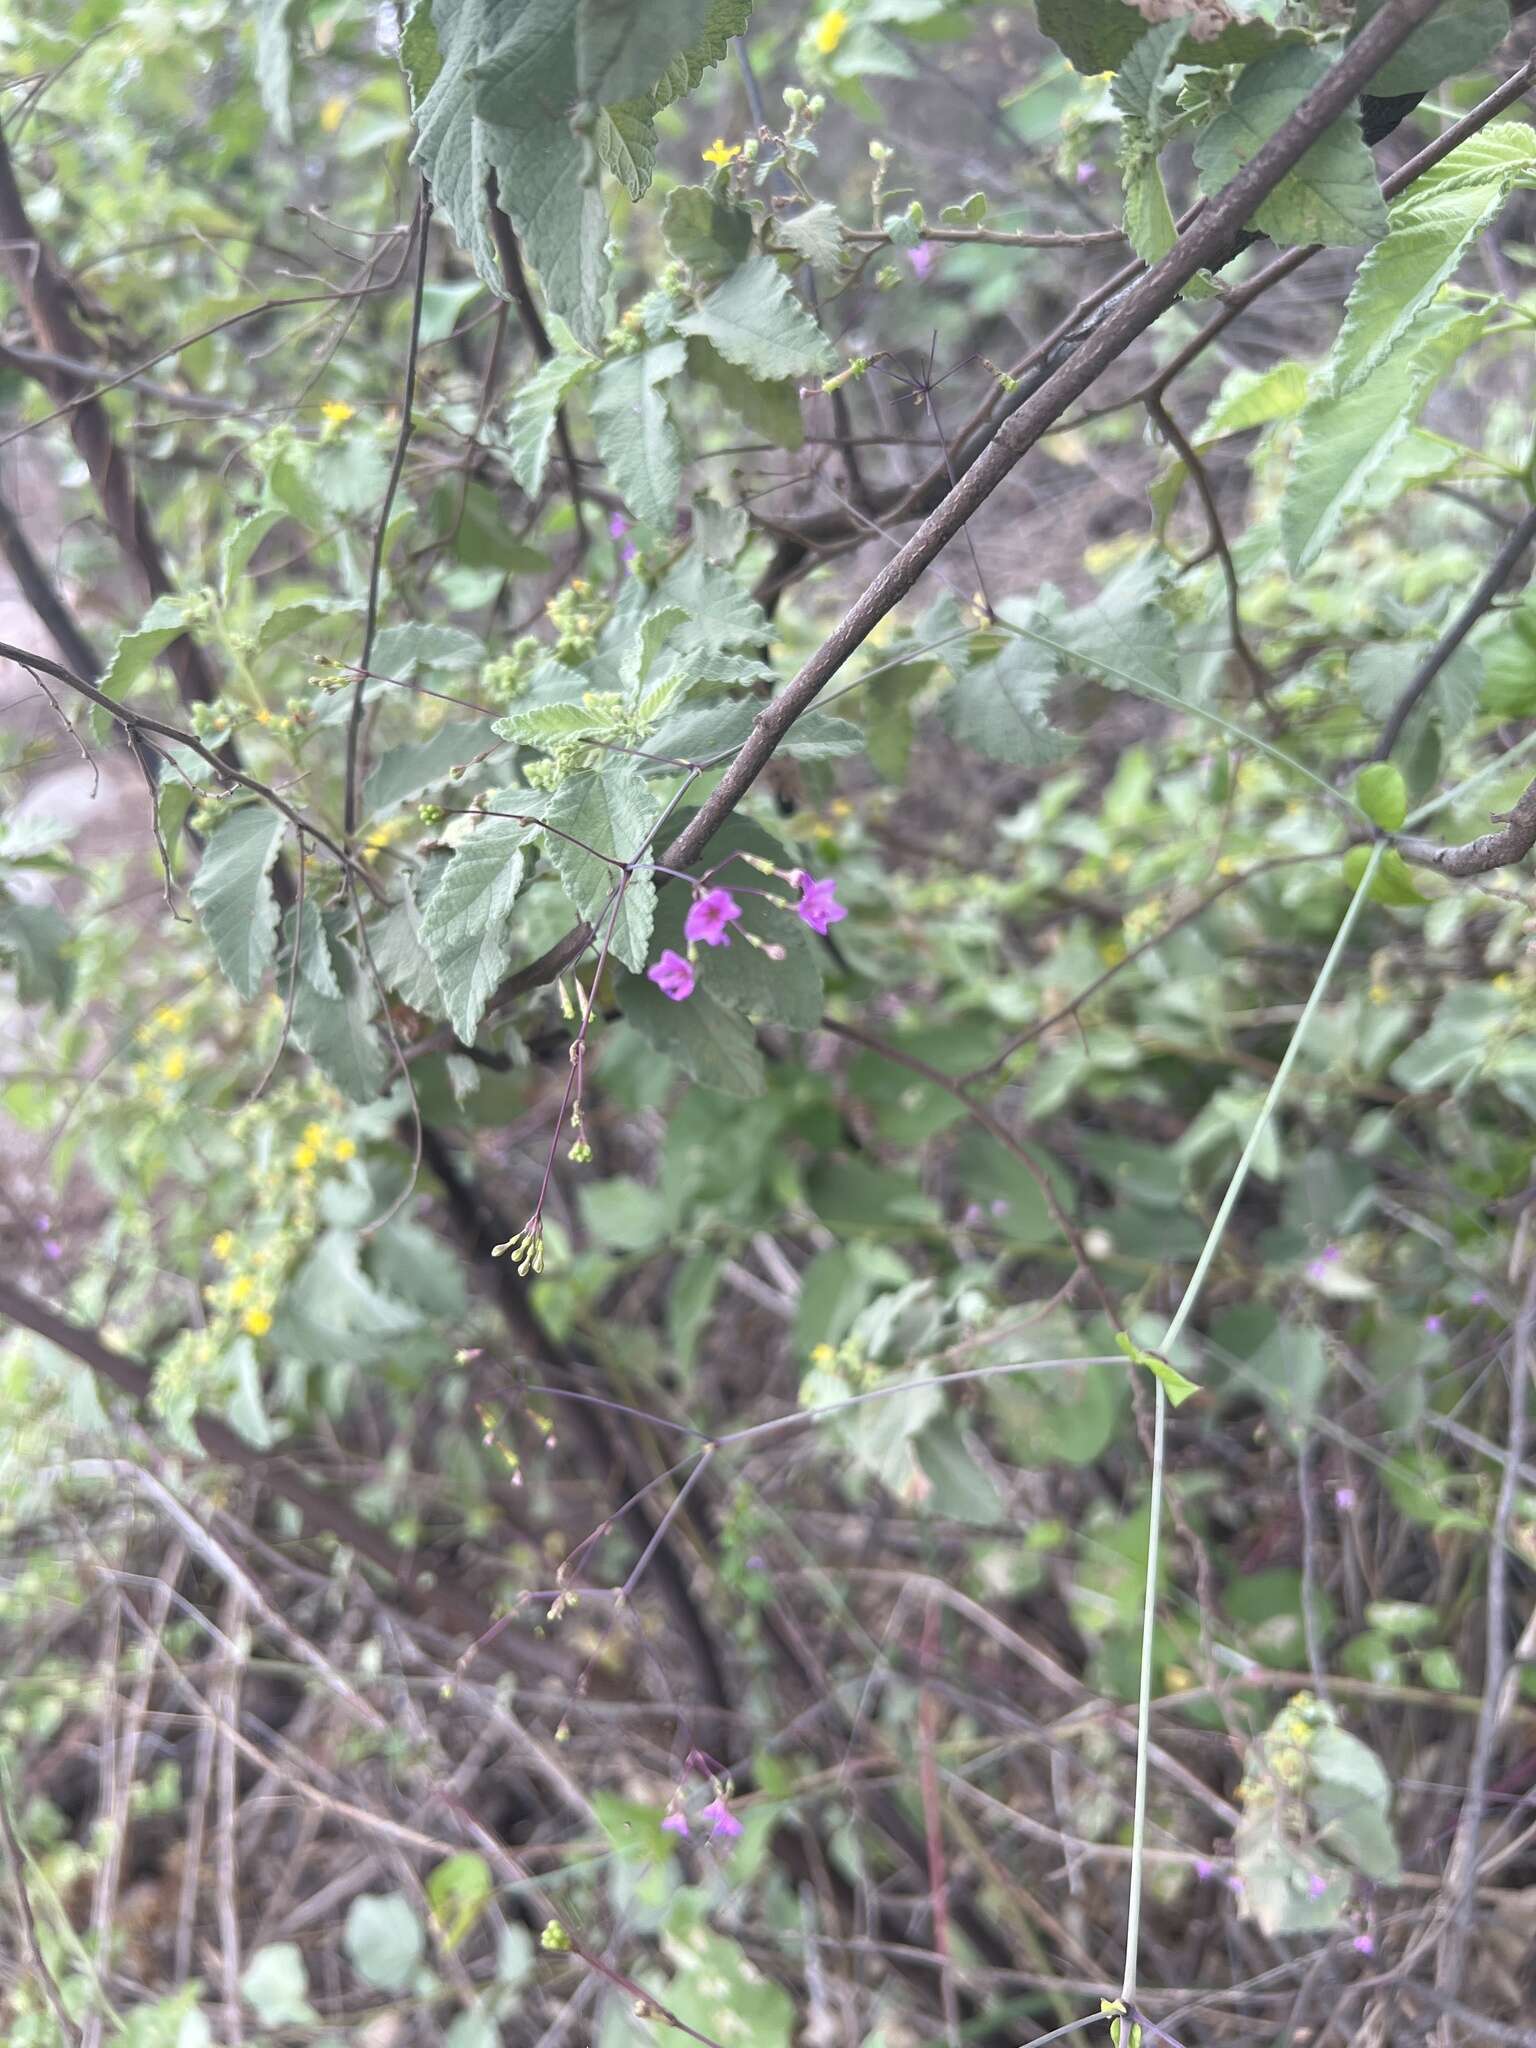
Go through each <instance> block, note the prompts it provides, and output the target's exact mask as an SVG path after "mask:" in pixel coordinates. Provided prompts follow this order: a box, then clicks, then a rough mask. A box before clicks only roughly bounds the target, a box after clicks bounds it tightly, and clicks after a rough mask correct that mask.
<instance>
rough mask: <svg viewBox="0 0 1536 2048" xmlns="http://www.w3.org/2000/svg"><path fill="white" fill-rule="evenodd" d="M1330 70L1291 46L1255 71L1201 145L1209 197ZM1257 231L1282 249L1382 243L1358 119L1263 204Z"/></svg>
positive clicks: (1330, 133)
mask: <svg viewBox="0 0 1536 2048" xmlns="http://www.w3.org/2000/svg"><path fill="white" fill-rule="evenodd" d="M1329 69H1330V60H1329V59H1328V57H1327V56H1326V55H1325V54H1324V53H1323V52H1322V51H1321V50H1315V49H1310V48H1307V47H1306V46H1304V45H1301V44H1286V45H1283V46H1282V47H1280V48H1279V49H1276V50H1274V51H1272V52H1271V53H1270V54H1269V55H1268V56H1266V57H1261V58H1260V59H1259V61H1258V62H1257V63H1255V64H1250V65H1248V66H1247V67H1246V68H1245V69H1244V71H1243V72H1242V75H1241V76H1240V77H1239V79H1238V81H1237V84H1236V86H1235V87H1234V88H1233V92H1232V98H1231V102H1230V104H1229V105H1228V107H1227V108H1226V110H1225V111H1224V112H1223V113H1220V114H1218V115H1217V116H1216V118H1215V120H1213V121H1212V122H1211V124H1210V125H1209V127H1207V128H1206V129H1205V131H1204V132H1203V134H1201V136H1200V137H1199V139H1198V140H1197V142H1196V143H1195V149H1194V157H1195V164H1196V167H1197V168H1198V170H1199V173H1200V189H1201V191H1202V192H1204V193H1206V194H1207V195H1214V194H1215V193H1217V192H1219V191H1221V189H1222V187H1223V186H1225V185H1228V184H1230V182H1231V181H1232V179H1233V178H1235V177H1236V175H1237V173H1238V172H1239V171H1240V170H1241V169H1242V167H1243V165H1244V164H1245V163H1247V161H1248V159H1249V158H1250V157H1252V156H1254V155H1255V154H1256V153H1257V152H1258V150H1259V149H1260V148H1262V146H1263V145H1264V144H1265V143H1266V142H1268V140H1269V138H1270V137H1271V136H1272V135H1273V134H1274V133H1275V131H1276V130H1277V129H1278V128H1279V127H1280V126H1281V125H1282V123H1283V122H1285V121H1286V120H1287V119H1289V117H1290V116H1291V115H1292V114H1293V113H1294V112H1295V111H1296V108H1297V107H1298V106H1299V105H1300V104H1301V102H1302V101H1303V100H1304V99H1305V98H1306V97H1307V95H1308V94H1309V93H1310V92H1311V91H1312V90H1313V88H1314V87H1315V86H1316V85H1317V84H1318V83H1319V81H1320V80H1321V79H1322V78H1323V77H1324V76H1325V75H1326V74H1327V72H1328V71H1329ZM1253 224H1254V226H1255V227H1257V228H1259V229H1260V230H1261V231H1262V232H1263V233H1264V234H1267V235H1268V236H1269V237H1270V238H1271V240H1272V241H1275V242H1277V243H1279V244H1280V245H1281V246H1282V247H1292V246H1296V245H1298V244H1304V243H1308V242H1323V243H1326V244H1329V245H1332V246H1341V247H1348V246H1351V245H1354V244H1356V243H1360V242H1372V241H1375V239H1376V238H1377V236H1378V235H1380V234H1381V233H1382V232H1383V231H1384V230H1385V228H1386V224H1387V217H1386V202H1385V201H1384V200H1383V198H1382V196H1381V186H1380V183H1379V181H1378V179H1377V175H1376V166H1375V164H1374V162H1373V160H1372V157H1371V153H1370V151H1369V150H1368V149H1367V148H1366V146H1365V140H1364V138H1363V136H1362V135H1361V133H1360V124H1359V121H1358V120H1357V119H1356V118H1355V116H1354V115H1353V114H1348V115H1345V116H1343V117H1342V118H1341V119H1339V120H1337V121H1335V122H1334V123H1333V125H1332V126H1331V127H1330V128H1328V129H1326V130H1325V131H1324V132H1323V134H1322V135H1320V136H1319V137H1318V139H1317V141H1316V142H1314V143H1313V145H1312V147H1311V148H1310V149H1309V150H1308V151H1307V153H1306V155H1305V156H1303V157H1302V159H1301V161H1300V162H1299V163H1298V164H1297V165H1296V166H1295V168H1294V169H1293V170H1291V171H1289V172H1288V173H1287V174H1286V176H1285V177H1284V178H1283V179H1282V180H1281V181H1280V183H1279V184H1278V185H1277V186H1276V187H1275V189H1274V191H1272V192H1271V193H1270V194H1269V195H1268V197H1267V198H1266V199H1264V200H1263V201H1262V202H1261V203H1260V205H1259V207H1258V210H1257V211H1256V212H1255V214H1254V216H1253Z"/></svg>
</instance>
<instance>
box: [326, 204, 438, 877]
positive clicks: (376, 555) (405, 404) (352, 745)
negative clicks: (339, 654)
mask: <svg viewBox="0 0 1536 2048" xmlns="http://www.w3.org/2000/svg"><path fill="white" fill-rule="evenodd" d="M431 225H432V195H431V193H430V192H429V191H428V190H427V188H426V186H425V185H423V186H422V188H421V196H420V198H419V199H418V200H417V202H416V220H415V232H416V235H417V238H418V239H417V246H416V283H415V286H414V288H413V290H412V293H411V332H410V339H409V341H408V342H407V343H406V349H405V389H404V391H403V392H402V393H401V398H400V431H399V433H398V434H397V435H396V436H395V457H394V460H393V462H391V464H390V466H389V481H388V483H386V484H385V486H384V502H383V504H382V505H381V506H380V507H379V519H378V524H377V526H376V527H375V528H374V533H373V556H372V559H371V560H370V562H369V564H368V611H367V616H366V618H365V621H364V624H363V658H362V660H361V661H360V662H359V664H358V666H359V668H361V669H363V670H365V671H366V670H367V668H368V667H369V665H370V663H371V662H372V660H373V642H374V637H375V635H376V634H377V632H378V630H379V584H380V582H381V580H382V578H383V574H384V550H385V547H386V546H387V544H388V538H389V521H390V515H391V513H392V512H393V511H394V509H395V494H396V492H397V491H398V490H399V488H400V475H401V472H402V471H403V470H404V468H405V451H406V450H407V448H409V447H410V445H411V424H412V423H411V414H412V412H413V410H414V408H415V404H416V356H417V351H418V349H419V347H420V344H421V308H422V302H423V297H424V295H425V292H426V288H427V245H428V241H429V239H430V237H429V235H428V232H427V231H428V229H429V228H430V227H431ZM366 689H367V685H366V683H365V682H364V680H363V677H362V676H361V675H360V676H359V677H358V678H357V681H356V682H355V683H354V684H353V685H352V710H351V715H350V716H349V717H348V719H347V777H346V791H345V796H344V799H343V803H342V828H343V830H344V832H345V834H346V839H347V844H348V846H350V845H351V843H352V835H353V833H354V832H355V831H356V830H357V767H358V758H357V757H358V748H359V745H360V742H361V740H362V732H363V699H364V694H365V692H366Z"/></svg>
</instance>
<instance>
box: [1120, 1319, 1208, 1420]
mask: <svg viewBox="0 0 1536 2048" xmlns="http://www.w3.org/2000/svg"><path fill="white" fill-rule="evenodd" d="M1115 1347H1116V1349H1117V1350H1120V1351H1123V1352H1124V1353H1125V1355H1126V1357H1127V1358H1128V1359H1129V1360H1130V1361H1131V1363H1132V1365H1144V1366H1145V1367H1146V1368H1147V1371H1148V1372H1149V1373H1151V1375H1152V1377H1153V1379H1155V1380H1156V1381H1157V1383H1158V1385H1159V1386H1160V1387H1161V1388H1162V1390H1163V1392H1164V1393H1165V1394H1166V1395H1167V1396H1168V1399H1169V1400H1170V1401H1171V1402H1172V1403H1173V1405H1174V1407H1175V1408H1181V1407H1182V1406H1183V1405H1184V1403H1185V1402H1186V1401H1187V1400H1188V1399H1189V1397H1190V1395H1191V1394H1198V1393H1199V1391H1200V1389H1199V1387H1198V1385H1197V1384H1196V1383H1195V1381H1194V1380H1192V1379H1190V1378H1188V1376H1187V1375H1186V1374H1184V1373H1182V1372H1180V1371H1179V1369H1178V1367H1177V1366H1176V1365H1170V1364H1169V1363H1168V1361H1167V1359H1166V1358H1164V1357H1163V1356H1162V1355H1161V1353H1159V1352H1156V1351H1147V1350H1145V1349H1144V1348H1143V1347H1142V1346H1141V1345H1140V1344H1138V1343H1137V1342H1136V1340H1135V1338H1134V1337H1131V1336H1129V1335H1127V1333H1126V1332H1125V1331H1124V1330H1117V1331H1116V1332H1115Z"/></svg>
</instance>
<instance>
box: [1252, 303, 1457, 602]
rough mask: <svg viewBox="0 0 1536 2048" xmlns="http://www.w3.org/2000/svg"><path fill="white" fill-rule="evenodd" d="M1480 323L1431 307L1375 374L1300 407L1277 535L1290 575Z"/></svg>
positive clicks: (1326, 534)
mask: <svg viewBox="0 0 1536 2048" xmlns="http://www.w3.org/2000/svg"><path fill="white" fill-rule="evenodd" d="M1483 326H1484V316H1483V315H1482V314H1481V313H1475V312H1474V313H1462V314H1455V313H1451V312H1449V311H1447V310H1446V309H1444V308H1441V307H1438V306H1430V307H1428V308H1426V310H1425V311H1424V312H1422V313H1421V314H1420V315H1419V317H1418V319H1417V320H1416V321H1415V323H1414V325H1413V326H1412V327H1411V328H1410V329H1409V331H1408V333H1407V334H1406V335H1405V336H1404V337H1403V339H1402V341H1401V343H1400V344H1399V346H1398V347H1397V348H1396V349H1395V350H1394V351H1393V353H1392V355H1391V357H1390V358H1389V359H1388V360H1386V361H1385V362H1383V363H1382V364H1381V365H1380V367H1379V369H1378V370H1377V372H1376V374H1375V375H1374V376H1371V377H1368V378H1366V379H1365V380H1364V381H1363V382H1362V383H1359V384H1356V385H1355V386H1354V387H1353V389H1351V390H1349V391H1346V392H1344V393H1342V394H1337V395H1336V394H1334V393H1332V392H1325V393H1324V394H1322V395H1321V396H1320V397H1317V398H1314V399H1313V400H1312V402H1311V403H1310V404H1309V405H1308V406H1307V408H1306V410H1305V411H1304V412H1303V413H1302V416H1301V423H1300V433H1299V437H1298V440H1297V445H1296V452H1295V454H1294V456H1293V457H1292V460H1291V471H1290V475H1289V476H1288V477H1287V479H1286V485H1285V495H1284V498H1283V499H1282V501H1281V505H1280V535H1281V540H1282V542H1283V543H1284V547H1285V555H1286V560H1287V562H1288V563H1289V565H1290V567H1291V568H1292V569H1293V570H1301V569H1305V568H1308V567H1309V566H1310V565H1311V564H1312V563H1313V562H1314V561H1316V559H1317V557H1318V556H1319V555H1320V554H1321V553H1322V551H1323V549H1324V548H1325V547H1326V546H1327V545H1328V543H1329V542H1330V541H1331V540H1332V539H1333V537H1334V535H1335V534H1336V533H1337V532H1338V530H1339V527H1340V526H1341V525H1342V523H1343V521H1344V518H1345V515H1346V514H1347V513H1348V512H1349V510H1350V509H1351V507H1352V506H1353V505H1354V504H1355V503H1356V502H1357V501H1358V500H1359V498H1360V496H1361V494H1362V492H1363V491H1364V490H1365V489H1366V487H1367V486H1368V485H1369V483H1370V481H1371V479H1372V478H1373V477H1374V476H1375V475H1376V473H1377V472H1378V470H1380V469H1381V468H1382V466H1383V464H1384V463H1385V462H1386V461H1387V459H1388V457H1389V456H1390V455H1391V454H1392V452H1393V450H1394V449H1395V448H1396V447H1397V446H1398V444H1399V443H1400V442H1401V440H1402V439H1403V436H1404V435H1405V434H1406V433H1407V432H1408V430H1409V428H1410V427H1411V426H1412V425H1413V423H1414V420H1415V419H1416V418H1417V416H1418V413H1419V410H1420V408H1421V407H1422V405H1423V404H1424V402H1425V400H1426V399H1427V398H1428V396H1429V394H1430V392H1431V391H1432V390H1433V389H1434V387H1435V385H1436V384H1437V383H1438V382H1439V380H1440V378H1441V377H1442V376H1443V375H1444V373H1445V372H1446V371H1447V370H1448V369H1450V367H1451V366H1452V364H1453V363H1454V362H1455V361H1456V360H1457V358H1458V357H1459V356H1460V355H1461V354H1462V353H1463V352H1464V351H1465V349H1466V348H1467V347H1468V346H1470V344H1471V342H1472V341H1473V340H1475V339H1476V338H1477V336H1478V335H1479V334H1480V333H1481V332H1482V330H1483Z"/></svg>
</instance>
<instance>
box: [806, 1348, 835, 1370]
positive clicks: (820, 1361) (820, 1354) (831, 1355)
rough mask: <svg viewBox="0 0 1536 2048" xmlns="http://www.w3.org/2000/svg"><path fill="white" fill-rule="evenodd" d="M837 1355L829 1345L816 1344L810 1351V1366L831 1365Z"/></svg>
mask: <svg viewBox="0 0 1536 2048" xmlns="http://www.w3.org/2000/svg"><path fill="white" fill-rule="evenodd" d="M836 1357H837V1353H836V1352H835V1351H834V1350H833V1349H832V1346H831V1345H830V1344H817V1345H815V1346H813V1348H812V1351H811V1363H812V1365H831V1364H832V1362H833V1360H834V1359H835V1358H836Z"/></svg>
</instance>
